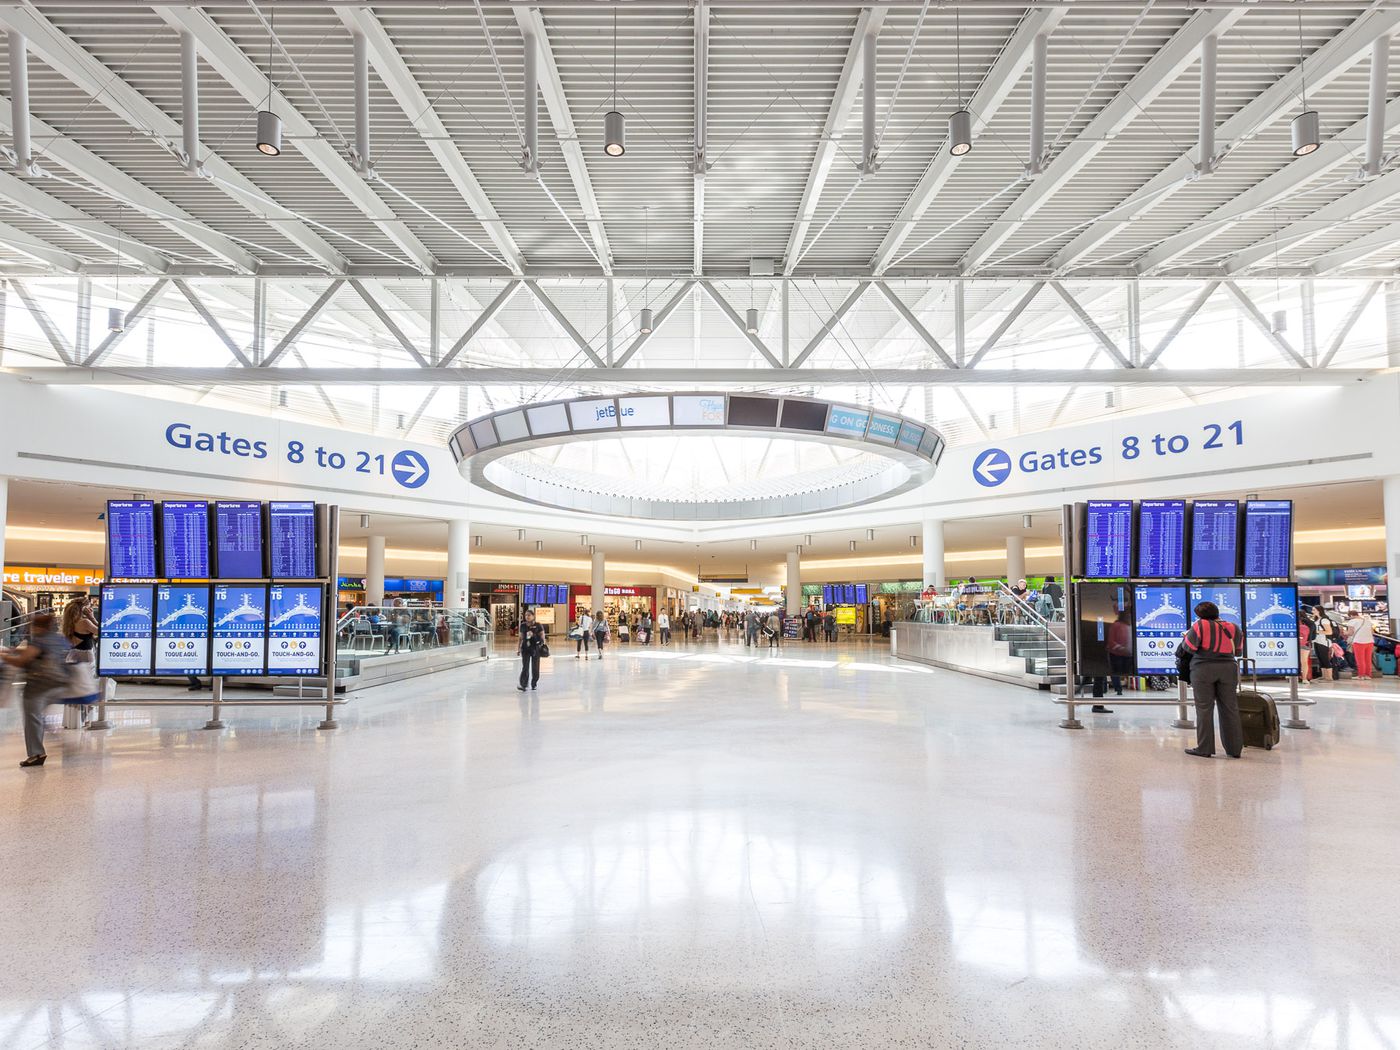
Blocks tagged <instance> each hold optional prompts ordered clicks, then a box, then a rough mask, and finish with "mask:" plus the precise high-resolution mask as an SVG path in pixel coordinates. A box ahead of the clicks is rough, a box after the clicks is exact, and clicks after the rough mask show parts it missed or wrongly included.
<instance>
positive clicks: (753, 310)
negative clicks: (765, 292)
mask: <svg viewBox="0 0 1400 1050" xmlns="http://www.w3.org/2000/svg"><path fill="white" fill-rule="evenodd" d="M753 225H754V215H753V208H749V309H748V312H747V313H745V314H744V331H746V332H748V333H749V335H758V307H757V306H755V305H754V294H753V269H754V267H753Z"/></svg>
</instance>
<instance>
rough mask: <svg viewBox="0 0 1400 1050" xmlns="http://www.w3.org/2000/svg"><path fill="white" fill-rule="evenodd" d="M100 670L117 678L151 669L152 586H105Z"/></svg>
mask: <svg viewBox="0 0 1400 1050" xmlns="http://www.w3.org/2000/svg"><path fill="white" fill-rule="evenodd" d="M98 622H99V627H100V632H101V633H100V635H99V641H98V645H97V673H98V674H101V675H107V676H109V677H113V678H119V677H121V676H123V675H148V674H150V673H151V627H152V624H153V623H154V622H155V621H154V620H153V618H152V616H151V588H150V586H145V587H133V586H129V585H128V586H123V585H122V584H109V585H107V586H104V587H103V588H102V606H101V611H100V612H99V614H98Z"/></svg>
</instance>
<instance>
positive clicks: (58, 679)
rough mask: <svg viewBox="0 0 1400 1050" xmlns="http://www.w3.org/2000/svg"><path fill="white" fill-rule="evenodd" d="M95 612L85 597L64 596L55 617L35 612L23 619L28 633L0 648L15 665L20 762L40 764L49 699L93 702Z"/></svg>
mask: <svg viewBox="0 0 1400 1050" xmlns="http://www.w3.org/2000/svg"><path fill="white" fill-rule="evenodd" d="M97 635H98V628H97V611H96V606H95V603H94V601H93V599H91V598H78V599H75V600H73V601H70V602H69V603H68V604H67V605H66V606H64V609H63V619H62V621H61V622H60V621H59V620H58V618H57V617H55V616H54V614H53V613H52V612H48V611H43V612H38V613H36V614H35V615H34V617H33V618H32V619H31V620H30V621H29V637H28V639H27V640H26V641H25V642H24V644H22V645H19V646H16V647H15V648H13V649H4V650H0V661H4V663H6V664H8V665H9V666H10V667H15V668H18V669H20V670H21V671H22V672H23V674H24V688H23V690H22V691H21V694H20V703H21V706H22V708H23V721H24V749H25V759H24V761H23V762H21V763H20V765H21V766H22V767H26V768H28V767H33V766H42V765H43V764H44V762H45V760H46V759H47V758H48V757H49V756H48V753H47V752H46V751H45V750H44V710H45V709H46V708H47V707H48V706H49V705H50V704H93V703H96V702H97V700H98V695H99V689H98V684H97V673H96V667H95V664H94V658H95V655H96V654H95V652H94V649H95V648H96V644H97Z"/></svg>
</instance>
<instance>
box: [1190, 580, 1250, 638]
mask: <svg viewBox="0 0 1400 1050" xmlns="http://www.w3.org/2000/svg"><path fill="white" fill-rule="evenodd" d="M1198 602H1214V603H1215V606H1216V608H1217V609H1219V610H1220V618H1221V619H1222V620H1226V621H1228V622H1230V623H1232V624H1234V625H1235V626H1236V627H1243V626H1244V613H1243V612H1242V611H1241V606H1240V585H1239V584H1238V583H1193V584H1191V608H1192V609H1193V610H1194V609H1195V608H1196V603H1198Z"/></svg>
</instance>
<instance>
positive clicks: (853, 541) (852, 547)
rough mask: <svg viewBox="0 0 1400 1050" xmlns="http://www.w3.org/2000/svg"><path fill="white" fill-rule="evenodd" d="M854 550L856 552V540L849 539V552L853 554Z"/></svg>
mask: <svg viewBox="0 0 1400 1050" xmlns="http://www.w3.org/2000/svg"><path fill="white" fill-rule="evenodd" d="M855 552H856V541H855V540H851V553H852V554H854V553H855Z"/></svg>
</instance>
